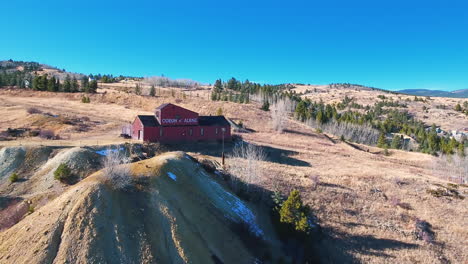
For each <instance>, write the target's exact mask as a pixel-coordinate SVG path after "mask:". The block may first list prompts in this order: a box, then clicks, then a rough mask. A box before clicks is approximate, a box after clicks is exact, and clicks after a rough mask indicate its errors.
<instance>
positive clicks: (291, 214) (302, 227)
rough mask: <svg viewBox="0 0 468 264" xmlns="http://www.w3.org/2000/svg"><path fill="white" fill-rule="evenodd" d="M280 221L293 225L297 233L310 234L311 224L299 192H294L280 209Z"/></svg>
mask: <svg viewBox="0 0 468 264" xmlns="http://www.w3.org/2000/svg"><path fill="white" fill-rule="evenodd" d="M279 213H280V221H281V222H282V223H287V224H291V225H293V226H294V228H295V229H296V231H299V232H303V233H306V234H307V233H309V229H310V227H309V222H308V219H307V209H306V207H305V206H304V205H303V204H302V200H301V195H300V193H299V191H298V190H293V191H292V192H291V193H290V194H289V197H288V199H287V200H286V201H285V202H284V203H283V204H282V206H281V209H280V212H279Z"/></svg>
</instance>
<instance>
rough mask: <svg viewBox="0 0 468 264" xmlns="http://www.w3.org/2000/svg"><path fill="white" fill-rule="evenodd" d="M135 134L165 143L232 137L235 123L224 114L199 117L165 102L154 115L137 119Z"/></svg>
mask: <svg viewBox="0 0 468 264" xmlns="http://www.w3.org/2000/svg"><path fill="white" fill-rule="evenodd" d="M131 137H132V138H133V139H137V140H142V141H145V142H161V143H176V142H190V141H192V142H193V141H216V140H223V139H224V140H230V139H231V125H230V124H229V122H228V121H227V120H226V118H224V116H199V115H198V113H196V112H193V111H190V110H188V109H185V108H182V107H180V106H177V105H174V104H162V105H160V106H159V107H158V108H156V111H155V114H154V115H139V116H137V117H136V118H135V120H134V121H133V123H132V126H131Z"/></svg>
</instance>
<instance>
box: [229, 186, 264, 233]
mask: <svg viewBox="0 0 468 264" xmlns="http://www.w3.org/2000/svg"><path fill="white" fill-rule="evenodd" d="M226 194H228V195H229V196H230V197H231V198H232V201H226V202H227V203H228V204H229V205H230V206H231V210H232V211H233V212H234V213H235V214H236V215H237V216H239V217H240V218H241V219H242V221H244V222H245V223H247V224H248V225H249V227H250V231H251V232H253V233H254V234H255V235H256V236H262V235H263V230H262V229H260V227H259V226H258V225H257V223H256V222H255V215H254V214H253V213H252V211H251V210H250V209H249V208H248V207H247V206H246V205H245V204H244V203H243V202H242V201H241V200H240V199H239V198H237V197H236V196H234V195H232V194H230V193H228V192H226Z"/></svg>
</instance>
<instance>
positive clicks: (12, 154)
mask: <svg viewBox="0 0 468 264" xmlns="http://www.w3.org/2000/svg"><path fill="white" fill-rule="evenodd" d="M25 156H26V150H25V148H24V147H10V148H2V149H0V182H2V181H4V180H5V178H7V177H8V176H9V175H10V174H12V173H13V172H14V171H15V170H16V169H17V168H18V167H19V166H20V165H21V163H22V162H23V161H24V158H25Z"/></svg>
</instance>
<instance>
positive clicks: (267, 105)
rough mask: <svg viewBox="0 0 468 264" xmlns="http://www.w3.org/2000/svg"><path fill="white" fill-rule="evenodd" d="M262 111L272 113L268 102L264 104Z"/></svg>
mask: <svg viewBox="0 0 468 264" xmlns="http://www.w3.org/2000/svg"><path fill="white" fill-rule="evenodd" d="M260 109H261V110H263V111H270V103H269V102H268V101H266V102H264V103H263V105H262V107H261V108H260Z"/></svg>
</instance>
